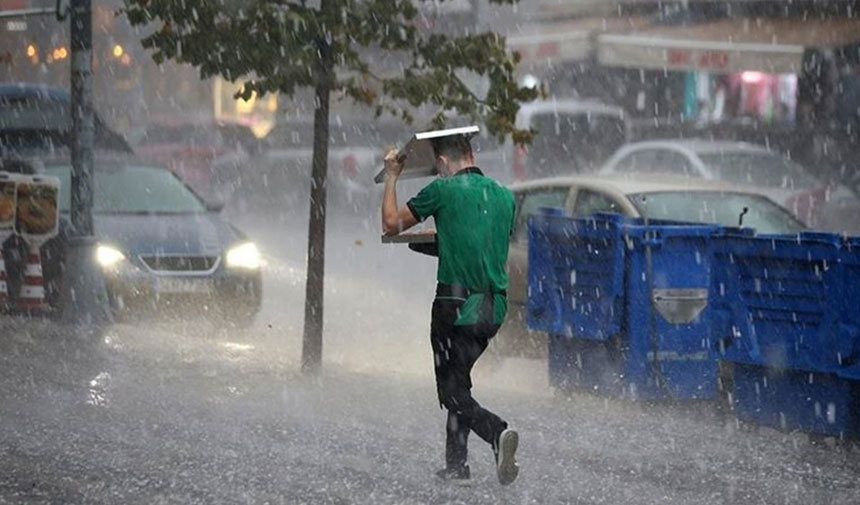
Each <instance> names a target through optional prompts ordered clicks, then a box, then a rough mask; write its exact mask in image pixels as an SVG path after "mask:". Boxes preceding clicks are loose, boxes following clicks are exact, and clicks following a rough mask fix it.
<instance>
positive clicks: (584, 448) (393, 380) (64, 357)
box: [0, 220, 860, 504]
mask: <svg viewBox="0 0 860 505" xmlns="http://www.w3.org/2000/svg"><path fill="white" fill-rule="evenodd" d="M244 222H245V223H246V225H249V232H250V234H251V235H252V236H254V237H255V238H257V239H258V240H259V241H260V243H261V244H262V246H263V249H264V250H265V252H266V256H267V261H268V265H267V268H266V272H267V273H266V279H265V282H266V286H265V291H266V302H265V304H264V307H263V310H262V312H261V314H260V317H259V318H258V321H257V323H256V324H255V326H254V327H252V328H250V329H248V330H242V331H235V330H227V329H224V328H219V327H217V326H214V325H212V324H211V323H208V322H207V321H206V320H205V318H202V319H201V318H189V319H188V320H186V321H181V322H169V323H151V324H138V325H124V326H116V327H114V328H111V329H110V330H109V331H108V333H107V334H106V335H105V336H104V338H103V339H100V340H98V341H95V342H93V341H80V340H76V339H74V338H71V337H69V336H68V335H63V333H62V331H61V329H59V328H55V327H52V326H50V325H46V324H34V323H12V322H8V321H7V322H4V323H3V324H2V326H0V330H2V331H0V503H106V504H126V503H146V504H159V503H177V504H179V503H181V504H185V503H195V504H196V503H199V504H216V503H225V504H227V503H260V504H263V503H272V504H280V503H289V504H292V503H307V504H316V503H320V504H329V503H330V504H424V503H427V504H437V503H439V504H441V503H464V504H483V503H486V504H498V503H511V504H551V503H571V504H575V503H582V504H602V503H605V504H652V503H655V504H656V503H660V504H694V503H695V504H735V503H738V504H740V503H744V504H746V503H750V504H758V503H762V504H794V503H797V504H801V503H802V504H808V503H828V504H857V503H860V479H858V477H860V453H858V452H856V451H855V452H845V451H840V450H837V449H835V448H833V447H820V446H815V445H811V444H810V443H808V441H807V440H806V437H805V436H802V435H797V434H783V433H779V432H776V431H773V430H768V429H761V430H758V431H751V430H747V429H741V427H740V426H738V425H737V424H736V423H735V422H734V421H732V420H731V419H728V418H724V417H721V416H720V415H719V414H718V413H717V412H715V411H714V410H713V409H709V408H707V407H653V406H652V407H646V406H640V405H634V404H628V403H623V402H620V401H615V400H608V399H604V398H599V397H596V396H591V395H587V394H577V395H574V396H572V397H570V398H556V397H555V396H554V395H553V394H552V392H551V391H549V389H548V388H547V386H546V378H545V371H544V367H543V365H542V364H541V363H540V362H537V361H529V360H509V361H507V362H505V363H504V364H502V365H501V366H495V367H484V369H482V370H481V372H480V374H479V375H478V377H477V378H476V379H475V382H476V389H475V394H476V396H477V398H478V399H479V400H480V401H482V402H483V403H484V404H485V405H486V406H487V407H489V408H491V409H493V410H495V411H497V412H498V413H499V414H501V415H502V416H503V417H506V418H507V419H508V420H509V422H511V424H512V425H513V426H515V427H516V428H517V429H519V430H520V433H521V450H520V453H519V459H520V461H521V466H522V471H521V473H520V479H519V480H518V481H517V482H516V483H515V484H514V485H512V486H510V487H506V488H502V487H500V486H499V485H498V483H497V482H496V481H495V477H494V475H493V468H492V456H491V453H490V450H489V448H488V447H487V446H486V445H485V444H483V442H481V441H480V440H479V439H477V438H476V437H473V439H472V444H471V445H472V452H471V465H472V473H473V483H472V485H471V486H470V487H468V488H459V487H451V486H447V485H444V484H440V483H438V482H436V481H435V480H434V478H433V475H432V474H433V471H434V470H435V469H437V468H438V467H439V466H440V465H441V463H442V456H443V453H442V448H443V440H444V431H443V429H444V426H443V423H444V415H443V412H442V411H440V410H439V408H438V405H437V404H436V402H435V391H434V387H433V382H432V377H431V372H432V363H431V361H430V356H429V349H428V343H427V330H428V328H429V303H430V300H431V297H432V289H433V281H432V275H433V268H434V264H433V261H432V260H431V259H429V258H422V257H419V256H417V255H414V253H410V252H408V251H406V250H405V249H401V248H397V246H388V247H383V246H381V245H379V244H378V237H377V233H376V228H375V222H370V221H369V222H368V223H366V224H365V223H364V222H363V221H362V220H344V221H343V222H341V223H338V222H335V223H334V224H333V226H332V227H331V228H330V232H331V233H330V235H331V237H332V238H331V239H330V243H329V250H328V261H329V265H330V268H329V272H328V273H329V277H328V283H327V294H326V297H327V298H326V303H327V309H326V347H325V355H326V363H325V369H324V372H323V374H322V375H321V376H320V377H318V378H315V379H309V378H306V377H302V376H301V375H300V374H299V373H298V366H297V364H298V358H299V354H300V347H301V345H300V344H301V343H300V339H301V314H302V305H301V303H302V296H303V291H304V290H303V268H304V265H303V261H302V257H303V254H304V251H303V248H304V241H305V236H304V233H303V231H302V230H301V227H300V226H299V225H298V224H296V223H291V222H282V223H277V224H271V226H278V227H281V226H282V227H283V228H281V230H284V231H282V232H278V233H272V232H271V230H272V228H271V227H260V228H259V229H254V226H259V225H258V224H254V222H253V221H252V220H246V221H244Z"/></svg>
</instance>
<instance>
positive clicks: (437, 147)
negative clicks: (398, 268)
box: [382, 135, 519, 484]
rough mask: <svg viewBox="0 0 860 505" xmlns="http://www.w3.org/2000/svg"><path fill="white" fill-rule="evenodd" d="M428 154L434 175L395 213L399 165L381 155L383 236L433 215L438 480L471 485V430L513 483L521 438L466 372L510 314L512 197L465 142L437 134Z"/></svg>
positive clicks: (392, 155)
mask: <svg viewBox="0 0 860 505" xmlns="http://www.w3.org/2000/svg"><path fill="white" fill-rule="evenodd" d="M433 151H434V156H435V162H436V169H437V172H438V174H439V177H438V178H437V179H436V180H434V181H433V182H431V183H430V184H428V185H427V186H426V187H425V188H424V189H422V190H421V191H420V192H419V193H418V194H417V195H416V196H415V197H414V198H412V199H410V200H409V201H408V202H407V203H406V205H405V206H403V207H399V208H398V206H397V195H396V185H397V179H398V177H399V176H400V174H401V172H402V170H403V162H404V160H403V158H402V157H401V156H400V154H399V153H398V152H397V151H395V150H389V152H388V153H387V154H386V156H385V170H386V177H387V178H386V181H385V191H384V196H383V201H382V226H383V230H384V232H385V234H386V235H396V234H398V233H400V232H402V231H403V230H406V229H408V228H410V227H412V226H414V225H415V224H417V223H418V222H420V221H424V220H425V219H427V218H429V217H431V216H432V217H433V218H434V220H435V223H436V245H437V251H438V257H439V260H438V261H439V262H438V270H437V281H438V284H437V286H436V298H435V300H434V301H433V309H432V319H431V324H430V341H431V344H432V346H433V358H434V365H435V372H436V389H437V393H438V396H439V402H440V403H441V405H442V406H444V408H446V409H447V410H448V421H447V430H446V444H445V462H446V466H445V468H443V469H441V470H439V471H438V472H437V476H438V477H440V478H441V479H443V480H446V481H454V482H460V483H463V482H468V480H469V478H470V470H469V465H468V458H467V442H468V437H469V432H470V431H474V432H475V434H477V435H478V436H479V437H481V438H482V439H483V440H484V441H486V442H487V443H489V444H490V445H491V447H492V449H493V454H494V456H495V461H496V471H497V476H498V479H499V482H501V483H502V484H510V483H511V482H513V481H514V479H516V477H517V474H518V472H519V468H518V466H517V463H516V459H515V454H516V451H517V445H518V443H519V435H518V434H517V432H516V431H514V430H512V429H510V428H508V424H507V423H506V422H505V421H504V420H502V419H501V418H500V417H499V416H497V415H496V414H494V413H492V412H490V411H489V410H487V409H485V408H483V407H481V405H479V404H478V402H477V401H475V399H474V398H473V397H472V394H471V388H472V381H471V377H470V375H471V371H472V367H473V365H474V364H475V361H476V360H477V359H478V358H479V357H480V356H481V353H483V352H484V350H485V349H486V348H487V345H488V344H489V342H490V340H491V339H492V338H493V337H494V336H495V335H496V332H498V330H499V327H500V326H501V324H502V322H503V321H504V318H505V315H506V313H507V292H506V290H507V287H508V276H507V272H506V270H505V264H506V262H507V257H508V241H509V238H510V234H511V232H512V229H513V222H514V208H515V203H514V196H513V193H511V191H510V190H508V189H507V188H505V187H503V186H501V185H500V184H499V183H498V182H496V181H494V180H493V179H491V178H489V177H487V176H485V175H484V174H483V173H482V172H481V170H480V169H479V168H478V167H476V166H475V160H474V154H473V151H472V147H471V144H470V142H469V139H468V137H466V136H464V135H455V136H448V137H441V138H439V139H436V140H434V141H433Z"/></svg>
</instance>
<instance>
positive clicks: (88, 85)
mask: <svg viewBox="0 0 860 505" xmlns="http://www.w3.org/2000/svg"><path fill="white" fill-rule="evenodd" d="M71 6H72V12H71V36H72V41H71V48H72V56H71V64H72V78H71V82H72V187H71V190H72V205H71V218H72V228H73V233H74V234H75V236H78V237H88V236H91V235H92V234H93V215H92V208H93V197H92V178H93V139H94V136H95V134H94V126H93V22H92V0H72V3H71Z"/></svg>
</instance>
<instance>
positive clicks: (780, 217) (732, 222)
mask: <svg viewBox="0 0 860 505" xmlns="http://www.w3.org/2000/svg"><path fill="white" fill-rule="evenodd" d="M628 198H630V201H632V202H633V205H635V206H636V208H637V209H638V210H639V212H640V214H642V215H643V216H647V217H648V218H651V219H668V220H674V221H695V222H699V223H710V224H718V225H722V226H738V220H739V218H740V216H741V213H743V211H744V209H748V210H747V212H746V214H745V215H744V217H743V226H745V227H750V228H755V229H756V231H758V232H759V233H797V232H799V231H801V230H803V229H804V228H805V226H804V225H803V224H802V223H801V222H800V221H798V220H797V219H795V218H794V217H793V216H792V215H791V214H790V213H789V212H788V211H787V210H785V209H783V208H782V207H780V206H779V205H777V204H775V203H773V202H772V201H770V200H768V199H767V198H766V197H763V196H759V195H750V194H746V193H730V192H724V191H663V192H653V193H636V194H631V195H628Z"/></svg>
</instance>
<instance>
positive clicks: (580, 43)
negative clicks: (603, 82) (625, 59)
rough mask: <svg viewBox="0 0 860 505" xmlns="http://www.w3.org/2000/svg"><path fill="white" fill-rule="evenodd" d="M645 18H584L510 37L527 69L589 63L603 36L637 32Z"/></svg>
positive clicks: (539, 25) (535, 27)
mask: <svg viewBox="0 0 860 505" xmlns="http://www.w3.org/2000/svg"><path fill="white" fill-rule="evenodd" d="M645 24H646V20H645V18H639V17H634V18H623V19H619V18H583V19H577V20H575V21H570V22H565V23H540V24H538V25H535V26H531V27H526V28H525V29H524V30H522V31H520V32H518V33H515V34H514V33H512V34H509V35H508V39H507V45H508V49H509V50H510V51H511V52H516V53H519V55H520V58H521V62H522V64H523V65H525V66H529V67H536V66H543V65H551V64H557V63H564V62H576V61H584V60H586V59H587V58H588V57H589V56H590V55H591V54H593V51H594V49H595V48H594V37H595V35H597V34H600V33H609V32H620V31H623V30H634V29H637V28H639V27H642V26H645Z"/></svg>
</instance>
